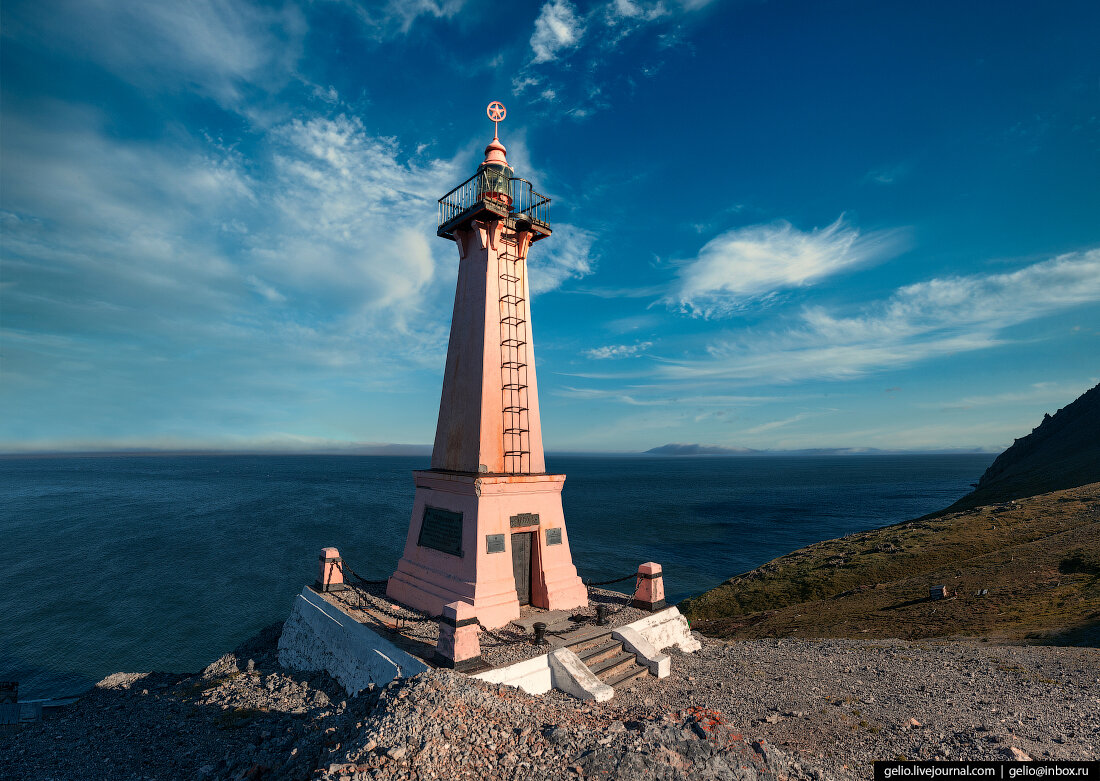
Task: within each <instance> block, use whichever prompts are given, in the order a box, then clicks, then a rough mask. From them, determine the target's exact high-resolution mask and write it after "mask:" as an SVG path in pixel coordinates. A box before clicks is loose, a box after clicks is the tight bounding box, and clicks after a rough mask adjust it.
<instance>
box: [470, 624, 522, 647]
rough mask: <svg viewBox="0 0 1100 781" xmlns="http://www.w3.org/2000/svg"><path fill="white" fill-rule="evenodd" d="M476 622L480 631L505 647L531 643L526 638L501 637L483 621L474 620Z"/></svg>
mask: <svg viewBox="0 0 1100 781" xmlns="http://www.w3.org/2000/svg"><path fill="white" fill-rule="evenodd" d="M474 620H475V621H477V628H478V629H480V630H481V631H482V632H484V633H485V634H487V635H489V637H491V638H493V639H494V640H496V641H497V642H498V643H502V644H504V645H519V644H520V643H528V642H530V641H529V640H528V639H527V638H526V637H517V638H515V639H513V638H508V637H501V636H500V635H498V634H497V633H496V632H494V631H493V630H491V629H489V628H488V627H487V626H485V624H483V623H481V619H474Z"/></svg>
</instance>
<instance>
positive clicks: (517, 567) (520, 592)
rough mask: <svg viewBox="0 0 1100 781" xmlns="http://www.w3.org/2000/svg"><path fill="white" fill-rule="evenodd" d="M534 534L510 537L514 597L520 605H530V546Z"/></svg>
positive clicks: (517, 533) (522, 533) (521, 533)
mask: <svg viewBox="0 0 1100 781" xmlns="http://www.w3.org/2000/svg"><path fill="white" fill-rule="evenodd" d="M534 537H535V533H534V532H516V533H515V534H513V535H512V574H513V575H514V576H515V579H516V596H518V597H519V603H520V604H521V605H529V604H531V545H532V543H533V542H534Z"/></svg>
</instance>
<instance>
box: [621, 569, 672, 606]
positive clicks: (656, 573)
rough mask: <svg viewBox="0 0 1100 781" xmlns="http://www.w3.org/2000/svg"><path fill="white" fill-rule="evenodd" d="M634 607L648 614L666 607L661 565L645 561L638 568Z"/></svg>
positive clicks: (632, 603)
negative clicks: (646, 611)
mask: <svg viewBox="0 0 1100 781" xmlns="http://www.w3.org/2000/svg"><path fill="white" fill-rule="evenodd" d="M630 604H631V605H633V606H634V607H640V608H641V609H642V610H648V611H650V612H653V611H656V610H661V609H663V608H665V607H667V606H668V605H667V603H666V602H665V580H664V577H662V575H661V565H660V564H657V563H656V562H653V561H647V562H646V563H645V564H642V565H641V566H639V567H638V588H637V590H635V592H634V601H633V602H631V603H630Z"/></svg>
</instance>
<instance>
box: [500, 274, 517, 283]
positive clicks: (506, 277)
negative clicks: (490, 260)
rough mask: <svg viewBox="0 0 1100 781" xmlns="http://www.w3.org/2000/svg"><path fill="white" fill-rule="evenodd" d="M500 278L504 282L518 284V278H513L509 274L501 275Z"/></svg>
mask: <svg viewBox="0 0 1100 781" xmlns="http://www.w3.org/2000/svg"><path fill="white" fill-rule="evenodd" d="M500 278H501V279H503V280H504V281H505V282H519V277H514V276H512V275H511V274H501V275H500Z"/></svg>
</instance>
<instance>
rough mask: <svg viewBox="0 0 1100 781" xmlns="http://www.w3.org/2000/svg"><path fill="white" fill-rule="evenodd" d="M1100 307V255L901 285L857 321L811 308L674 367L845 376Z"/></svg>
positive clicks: (760, 375)
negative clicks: (776, 327) (782, 325)
mask: <svg viewBox="0 0 1100 781" xmlns="http://www.w3.org/2000/svg"><path fill="white" fill-rule="evenodd" d="M1097 301H1100V249H1091V250H1087V251H1083V252H1076V253H1070V254H1066V255H1061V256H1058V257H1056V258H1052V259H1051V260H1047V261H1043V262H1039V263H1035V264H1032V265H1029V266H1026V267H1024V268H1021V269H1019V270H1017V271H1013V272H1008V273H1001V274H975V275H971V276H958V277H944V278H938V279H932V280H929V281H927V282H920V283H917V284H914V285H908V286H906V287H903V288H899V289H898V290H897V291H896V292H895V293H894V294H893V295H892V296H891V297H890V298H889V299H887V300H885V301H882V302H878V303H874V304H870V305H868V306H866V307H864V311H863V312H862V313H860V314H857V315H838V314H834V313H832V312H830V311H827V310H826V309H824V308H822V307H806V308H804V309H803V310H802V313H801V318H800V321H801V322H800V325H798V326H796V327H794V328H791V329H789V330H785V331H770V332H764V333H754V332H748V333H746V334H744V335H743V336H741V337H739V338H737V339H725V340H720V341H717V342H714V343H713V344H711V345H710V346H709V348H708V353H709V356H708V357H707V358H705V359H700V360H694V361H681V362H668V363H664V364H661V365H658V366H657V367H656V372H657V374H658V375H659V376H663V377H665V378H667V379H676V380H689V379H690V380H694V381H697V380H701V379H714V380H746V381H771V382H776V381H778V382H792V381H796V380H803V379H809V378H832V379H842V378H850V377H856V376H860V375H864V374H867V373H870V372H874V371H879V370H883V369H891V368H897V367H901V366H909V365H913V364H915V363H918V362H920V361H924V360H928V359H930V358H935V357H939V356H943V355H949V354H954V353H962V352H970V351H974V350H981V349H986V348H990V347H995V346H998V345H1001V344H1004V343H1005V342H1006V339H1005V338H1004V337H1003V335H1002V332H1003V331H1004V330H1005V329H1007V328H1010V327H1011V326H1015V325H1019V324H1021V323H1025V322H1027V321H1029V320H1033V319H1036V318H1039V317H1042V316H1044V315H1049V314H1052V313H1055V312H1059V311H1063V310H1068V309H1070V308H1072V307H1076V306H1080V305H1083V304H1087V303H1095V302H1097Z"/></svg>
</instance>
